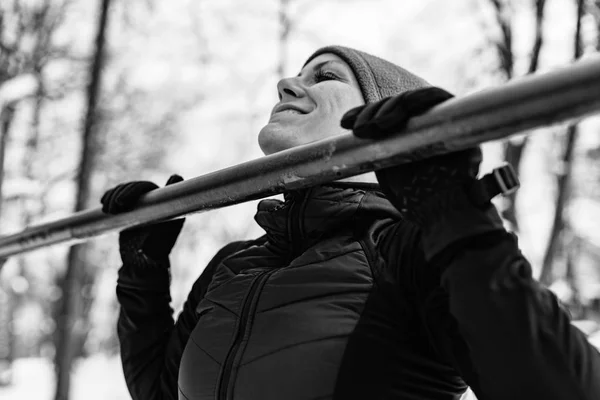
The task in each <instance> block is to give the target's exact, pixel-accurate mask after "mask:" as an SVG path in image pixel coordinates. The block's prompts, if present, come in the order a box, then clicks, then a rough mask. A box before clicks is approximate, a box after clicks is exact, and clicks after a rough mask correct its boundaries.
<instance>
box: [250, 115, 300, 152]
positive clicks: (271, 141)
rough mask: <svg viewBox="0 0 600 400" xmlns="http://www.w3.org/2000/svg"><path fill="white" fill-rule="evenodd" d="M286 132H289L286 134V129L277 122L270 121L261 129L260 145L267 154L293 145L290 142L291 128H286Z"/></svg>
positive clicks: (259, 135)
mask: <svg viewBox="0 0 600 400" xmlns="http://www.w3.org/2000/svg"><path fill="white" fill-rule="evenodd" d="M285 132H286V133H288V134H287V135H285V134H284V130H283V129H281V127H280V126H279V124H276V123H268V124H267V125H265V126H264V127H263V128H262V129H261V130H260V132H259V133H258V145H259V146H260V149H261V150H262V152H263V153H264V154H265V155H266V156H268V155H269V154H273V153H277V152H279V151H282V150H286V149H289V148H291V147H293V144H291V143H290V135H289V130H287V129H286V130H285Z"/></svg>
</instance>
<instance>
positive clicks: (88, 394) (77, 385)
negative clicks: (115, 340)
mask: <svg viewBox="0 0 600 400" xmlns="http://www.w3.org/2000/svg"><path fill="white" fill-rule="evenodd" d="M589 339H590V342H591V343H592V344H593V345H594V346H596V347H598V349H600V330H599V331H597V332H595V333H592V334H591V335H590V336H589ZM71 390H72V392H71V394H72V395H71V398H72V400H106V399H111V400H130V399H131V397H130V396H129V393H128V391H127V388H126V386H125V380H124V378H123V370H122V368H121V363H120V360H119V358H118V357H106V356H104V355H100V354H98V355H94V356H92V357H89V358H86V359H84V360H81V361H78V362H77V363H76V364H75V366H74V369H73V377H72V388H71ZM53 395H54V379H53V373H52V363H51V362H50V360H48V359H44V358H25V359H19V360H17V361H16V362H15V363H14V368H13V384H12V385H11V386H8V387H0V399H2V400H52V398H53ZM462 400H477V399H476V397H475V396H474V395H473V393H472V392H470V391H469V392H467V393H465V395H464V396H463V398H462Z"/></svg>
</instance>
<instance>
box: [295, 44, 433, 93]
mask: <svg viewBox="0 0 600 400" xmlns="http://www.w3.org/2000/svg"><path fill="white" fill-rule="evenodd" d="M325 53H332V54H335V55H336V56H338V57H340V58H341V59H342V60H344V61H345V62H346V64H348V65H349V66H350V68H351V69H352V71H353V72H354V75H355V76H356V79H357V81H358V85H359V86H360V90H361V91H362V95H363V97H364V99H365V102H366V103H367V104H368V103H375V102H376V101H379V100H381V99H383V98H385V97H389V96H395V95H397V94H400V93H402V92H406V91H408V90H413V89H419V88H422V87H428V86H431V85H430V84H429V83H427V82H426V81H425V80H424V79H422V78H419V77H418V76H416V75H414V74H412V73H410V72H408V71H407V70H405V69H404V68H402V67H399V66H397V65H395V64H392V63H391V62H389V61H385V60H383V59H381V58H379V57H375V56H372V55H370V54H367V53H364V52H362V51H358V50H354V49H350V48H348V47H343V46H327V47H322V48H320V49H319V50H317V51H316V52H314V53H313V54H312V55H311V56H310V57H309V58H308V60H307V61H306V63H305V64H304V65H306V64H308V63H309V62H310V61H311V60H312V59H313V58H315V57H317V56H319V55H321V54H325Z"/></svg>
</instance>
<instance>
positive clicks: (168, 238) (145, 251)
mask: <svg viewBox="0 0 600 400" xmlns="http://www.w3.org/2000/svg"><path fill="white" fill-rule="evenodd" d="M181 181H183V178H182V177H181V176H179V175H171V177H170V178H169V180H168V181H167V185H171V184H173V183H177V182H181ZM157 188H158V186H157V185H156V184H154V183H152V182H148V181H134V182H128V183H122V184H120V185H117V186H115V187H114V188H112V189H110V190H108V191H107V192H106V193H104V195H103V196H102V198H101V199H100V202H101V203H102V211H103V212H104V213H106V214H119V213H123V212H126V211H131V210H132V209H133V208H134V206H135V205H136V203H137V202H138V200H139V199H140V198H141V197H142V196H143V195H144V194H146V193H148V192H150V191H152V190H154V189H157ZM184 222H185V218H179V219H175V220H172V221H166V222H159V223H155V224H151V225H145V226H142V227H136V228H130V229H125V230H124V231H122V232H121V233H120V235H119V251H120V253H121V258H122V260H123V263H129V264H132V263H133V264H140V263H144V259H145V257H148V258H150V259H151V260H153V261H164V260H165V259H168V257H169V253H170V252H171V249H172V248H173V246H174V245H175V242H176V241H177V237H178V236H179V232H181V228H182V227H183V223H184Z"/></svg>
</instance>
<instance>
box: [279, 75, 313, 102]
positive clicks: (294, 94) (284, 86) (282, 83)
mask: <svg viewBox="0 0 600 400" xmlns="http://www.w3.org/2000/svg"><path fill="white" fill-rule="evenodd" d="M298 80H299V78H298V77H293V78H283V79H281V80H279V82H277V92H278V94H279V100H284V99H285V98H286V97H287V98H294V99H295V98H298V97H303V96H304V95H305V94H306V93H305V91H304V88H302V84H301V83H300V82H298Z"/></svg>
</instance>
